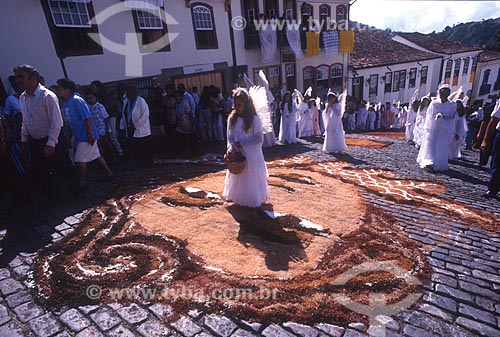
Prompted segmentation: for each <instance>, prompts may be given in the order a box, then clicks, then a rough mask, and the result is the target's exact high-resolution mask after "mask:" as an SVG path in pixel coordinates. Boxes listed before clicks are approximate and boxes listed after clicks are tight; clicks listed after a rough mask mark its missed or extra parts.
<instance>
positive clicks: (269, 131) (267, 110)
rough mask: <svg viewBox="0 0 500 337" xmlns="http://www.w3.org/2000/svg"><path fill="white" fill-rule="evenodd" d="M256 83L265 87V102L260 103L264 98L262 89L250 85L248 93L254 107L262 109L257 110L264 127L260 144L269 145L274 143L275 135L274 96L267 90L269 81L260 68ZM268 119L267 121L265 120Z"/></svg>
mask: <svg viewBox="0 0 500 337" xmlns="http://www.w3.org/2000/svg"><path fill="white" fill-rule="evenodd" d="M258 85H260V86H261V87H263V88H264V89H265V95H266V97H267V104H266V105H264V104H261V103H263V100H264V99H263V97H261V96H262V95H264V92H263V91H262V90H256V87H255V86H252V88H253V89H252V90H251V92H250V95H251V96H252V100H253V101H254V105H255V109H257V110H259V109H261V110H262V111H260V112H257V114H258V115H259V116H260V118H261V119H263V120H262V124H263V129H264V143H263V144H262V146H263V147H271V146H274V145H276V136H275V134H274V128H273V123H272V103H273V102H274V96H273V93H272V92H271V91H270V90H269V81H268V80H267V77H266V75H265V74H264V72H263V71H262V70H260V71H259V77H258ZM268 119H269V121H268V122H266V121H267V120H268Z"/></svg>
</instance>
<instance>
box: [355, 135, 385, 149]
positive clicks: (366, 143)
mask: <svg viewBox="0 0 500 337" xmlns="http://www.w3.org/2000/svg"><path fill="white" fill-rule="evenodd" d="M345 143H346V145H347V146H359V147H366V148H369V149H382V148H384V147H387V146H389V145H392V144H394V143H393V142H383V141H380V140H377V141H375V140H369V139H363V138H351V137H345Z"/></svg>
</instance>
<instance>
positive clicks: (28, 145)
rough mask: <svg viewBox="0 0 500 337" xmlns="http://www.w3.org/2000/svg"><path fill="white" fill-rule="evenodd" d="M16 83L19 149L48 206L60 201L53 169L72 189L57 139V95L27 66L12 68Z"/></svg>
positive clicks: (62, 148)
mask: <svg viewBox="0 0 500 337" xmlns="http://www.w3.org/2000/svg"><path fill="white" fill-rule="evenodd" d="M14 73H15V75H16V81H17V84H18V85H19V87H20V88H21V90H24V92H23V93H22V94H21V97H20V105H21V113H22V116H23V121H22V126H21V146H22V148H23V150H24V151H26V152H28V151H29V152H30V154H31V163H32V165H31V169H32V172H33V174H34V175H36V180H37V182H38V183H40V184H41V185H42V187H43V189H44V192H45V193H46V195H47V196H48V199H49V203H54V202H57V201H59V200H60V199H61V197H60V194H59V192H58V191H57V189H56V188H55V186H54V183H53V178H54V171H55V169H56V168H60V169H61V170H62V173H64V175H65V176H66V178H67V179H68V181H69V183H70V185H71V187H72V188H75V187H76V178H75V176H74V170H73V167H72V165H71V162H70V160H69V155H68V145H67V142H66V140H65V139H64V137H59V135H60V134H61V128H62V125H63V119H62V116H61V111H60V110H59V100H58V99H57V96H56V95H55V94H54V93H53V92H52V91H50V90H48V89H47V88H45V87H44V86H43V85H41V84H40V74H39V72H38V70H36V69H35V68H34V67H32V66H30V65H21V66H18V67H15V68H14Z"/></svg>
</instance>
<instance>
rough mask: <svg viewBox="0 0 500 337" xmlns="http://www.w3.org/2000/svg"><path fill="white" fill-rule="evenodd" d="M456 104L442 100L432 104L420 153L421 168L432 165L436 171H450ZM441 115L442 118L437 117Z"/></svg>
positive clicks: (419, 162) (426, 119)
mask: <svg viewBox="0 0 500 337" xmlns="http://www.w3.org/2000/svg"><path fill="white" fill-rule="evenodd" d="M456 106H457V105H456V103H453V102H450V101H446V102H444V103H441V100H440V99H436V100H434V101H432V102H431V104H430V105H429V108H428V109H427V116H426V118H425V124H424V130H425V134H424V138H423V140H422V146H421V147H420V151H419V152H418V157H417V162H418V164H419V165H420V167H422V168H423V167H426V166H429V165H432V167H433V168H434V170H435V171H446V170H447V169H448V153H449V148H450V143H451V140H452V138H453V134H454V132H455V127H456V126H455V114H456V113H455V112H456ZM438 114H441V115H442V117H441V118H437V115H438Z"/></svg>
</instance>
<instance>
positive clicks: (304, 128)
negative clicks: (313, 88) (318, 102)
mask: <svg viewBox="0 0 500 337" xmlns="http://www.w3.org/2000/svg"><path fill="white" fill-rule="evenodd" d="M308 105H309V107H308V108H307V109H305V110H304V111H299V138H302V137H310V136H313V135H314V127H313V115H312V110H313V108H312V107H311V103H309V104H308ZM318 127H319V126H318Z"/></svg>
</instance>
